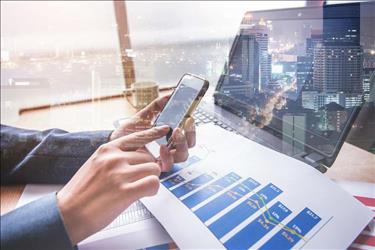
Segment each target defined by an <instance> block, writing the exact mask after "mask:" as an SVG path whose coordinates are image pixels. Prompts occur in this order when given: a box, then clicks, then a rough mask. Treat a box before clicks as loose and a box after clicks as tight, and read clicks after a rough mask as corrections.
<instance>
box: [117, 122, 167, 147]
mask: <svg viewBox="0 0 375 250" xmlns="http://www.w3.org/2000/svg"><path fill="white" fill-rule="evenodd" d="M169 130H170V128H169V127H168V126H166V125H164V126H160V127H153V128H150V129H146V130H143V131H138V132H135V133H132V134H130V135H127V136H123V137H120V138H118V139H116V140H114V141H113V143H114V144H115V145H116V146H117V147H118V148H120V149H121V150H123V151H135V150H137V149H139V148H141V147H143V146H144V145H146V144H147V143H149V142H152V141H154V140H156V139H159V138H161V137H163V136H166V135H167V133H168V132H169Z"/></svg>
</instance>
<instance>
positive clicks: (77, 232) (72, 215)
mask: <svg viewBox="0 0 375 250" xmlns="http://www.w3.org/2000/svg"><path fill="white" fill-rule="evenodd" d="M56 198H57V206H58V208H59V209H60V214H61V217H62V221H63V224H64V226H65V230H66V232H67V234H68V236H69V239H70V242H71V243H72V245H73V246H75V245H77V243H78V242H80V241H81V240H83V239H84V238H85V235H86V233H85V231H86V230H85V228H84V225H85V223H83V221H81V220H82V217H81V216H80V215H79V210H78V209H74V206H72V205H70V204H69V202H67V201H66V199H65V197H63V196H62V195H61V193H60V192H58V193H57V194H56Z"/></svg>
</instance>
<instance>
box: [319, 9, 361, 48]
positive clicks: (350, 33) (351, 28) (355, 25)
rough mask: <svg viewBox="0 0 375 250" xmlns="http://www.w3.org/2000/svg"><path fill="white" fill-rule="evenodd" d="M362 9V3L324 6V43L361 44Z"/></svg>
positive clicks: (337, 44) (334, 44)
mask: <svg viewBox="0 0 375 250" xmlns="http://www.w3.org/2000/svg"><path fill="white" fill-rule="evenodd" d="M360 11H361V8H360V3H352V4H345V5H340V4H335V5H326V6H324V8H323V18H324V19H323V43H324V45H333V46H339V45H340V46H359V44H360Z"/></svg>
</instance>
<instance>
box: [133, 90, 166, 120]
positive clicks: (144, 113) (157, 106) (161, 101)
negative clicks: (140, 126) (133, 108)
mask: <svg viewBox="0 0 375 250" xmlns="http://www.w3.org/2000/svg"><path fill="white" fill-rule="evenodd" d="M169 97H170V95H166V96H162V97H159V98H157V99H156V100H154V101H153V102H151V103H150V104H149V105H147V106H146V107H145V108H143V109H142V110H140V111H139V112H138V114H137V115H138V116H139V117H141V118H143V119H146V120H149V121H151V120H152V119H153V118H154V117H155V116H156V115H157V114H158V113H159V112H160V111H161V110H162V109H163V107H164V106H165V104H166V103H167V102H168V99H169Z"/></svg>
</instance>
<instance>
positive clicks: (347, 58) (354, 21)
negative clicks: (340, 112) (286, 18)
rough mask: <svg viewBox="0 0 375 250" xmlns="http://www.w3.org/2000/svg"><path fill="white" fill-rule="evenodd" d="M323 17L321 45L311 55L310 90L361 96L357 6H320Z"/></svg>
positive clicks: (361, 53)
mask: <svg viewBox="0 0 375 250" xmlns="http://www.w3.org/2000/svg"><path fill="white" fill-rule="evenodd" d="M323 17H324V19H323V44H322V45H317V46H316V47H315V48H314V53H313V54H314V70H313V85H314V89H315V90H318V91H320V92H343V93H345V94H353V93H361V92H362V64H363V50H362V47H361V46H360V37H359V32H360V4H359V3H353V4H346V5H327V6H324V9H323Z"/></svg>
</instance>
